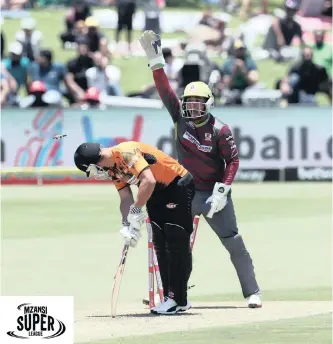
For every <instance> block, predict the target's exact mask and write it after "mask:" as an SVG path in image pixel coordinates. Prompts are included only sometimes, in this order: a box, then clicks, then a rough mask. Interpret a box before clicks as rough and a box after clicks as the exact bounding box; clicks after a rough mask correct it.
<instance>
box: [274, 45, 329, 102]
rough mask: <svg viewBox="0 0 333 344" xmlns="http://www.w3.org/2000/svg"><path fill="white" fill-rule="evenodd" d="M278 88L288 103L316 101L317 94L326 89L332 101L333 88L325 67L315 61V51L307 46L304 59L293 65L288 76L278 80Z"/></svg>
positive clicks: (303, 55)
mask: <svg viewBox="0 0 333 344" xmlns="http://www.w3.org/2000/svg"><path fill="white" fill-rule="evenodd" d="M276 88H277V89H280V91H281V92H282V94H283V97H284V99H286V100H287V101H288V103H315V95H316V94H317V93H318V92H320V91H324V92H325V93H327V94H328V95H329V96H330V101H332V90H331V88H330V87H329V79H328V75H327V73H326V70H325V68H324V67H322V66H319V65H317V64H315V63H314V62H313V51H312V48H311V47H306V48H304V49H303V51H302V59H301V61H300V62H298V63H296V64H295V65H294V66H292V67H291V69H290V71H289V73H288V76H287V77H285V78H284V79H283V80H280V81H278V82H277V85H276Z"/></svg>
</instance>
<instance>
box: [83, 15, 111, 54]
mask: <svg viewBox="0 0 333 344" xmlns="http://www.w3.org/2000/svg"><path fill="white" fill-rule="evenodd" d="M85 25H86V27H87V28H88V32H87V34H86V36H85V37H86V39H87V42H88V48H89V51H90V52H92V53H95V52H96V51H101V52H103V55H105V54H106V53H105V51H108V41H107V39H106V37H105V36H104V34H103V33H102V32H100V31H99V27H98V23H97V20H96V19H95V18H94V17H88V18H87V19H86V20H85Z"/></svg>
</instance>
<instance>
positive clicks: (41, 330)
mask: <svg viewBox="0 0 333 344" xmlns="http://www.w3.org/2000/svg"><path fill="white" fill-rule="evenodd" d="M17 309H18V310H19V311H21V312H23V314H22V315H20V316H19V317H18V318H17V326H16V329H17V331H8V332H7V334H8V336H10V337H15V338H20V339H30V338H36V337H40V338H43V339H52V338H56V337H59V336H61V335H62V334H64V333H65V331H66V326H65V324H64V323H63V322H62V321H60V320H58V319H55V318H54V317H52V316H51V315H49V314H48V309H47V307H46V306H33V305H31V303H22V304H21V305H19V306H18V307H17Z"/></svg>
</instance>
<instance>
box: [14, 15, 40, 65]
mask: <svg viewBox="0 0 333 344" xmlns="http://www.w3.org/2000/svg"><path fill="white" fill-rule="evenodd" d="M21 29H22V30H21V31H19V32H17V33H16V40H17V41H18V42H20V43H21V44H22V46H23V56H26V57H27V58H28V59H29V60H30V61H34V60H35V58H36V56H38V54H39V52H40V47H41V44H42V38H43V35H42V33H41V32H40V31H37V30H36V20H35V19H34V18H31V17H28V18H23V19H22V21H21Z"/></svg>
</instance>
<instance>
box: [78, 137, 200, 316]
mask: <svg viewBox="0 0 333 344" xmlns="http://www.w3.org/2000/svg"><path fill="white" fill-rule="evenodd" d="M74 161H75V165H76V166H77V168H78V169H79V170H81V171H83V172H85V173H86V175H87V177H93V178H95V179H109V178H110V179H112V180H113V182H114V184H115V186H116V188H117V190H118V192H119V196H120V212H121V215H122V225H123V227H122V229H121V230H120V233H121V235H122V236H123V237H124V238H125V243H126V244H129V245H130V246H132V247H136V245H137V242H138V240H139V239H140V237H141V234H140V228H141V227H142V225H143V224H144V223H145V220H146V218H147V214H146V213H145V212H144V210H143V208H144V206H146V208H147V212H148V215H149V218H150V221H151V224H152V229H153V243H154V247H155V251H156V256H157V260H158V264H159V268H160V273H161V279H162V284H163V290H164V302H162V303H161V304H160V305H159V306H157V307H154V308H152V309H151V312H152V313H154V314H164V315H173V314H176V313H178V312H184V311H186V310H188V309H190V308H191V305H190V303H189V302H188V301H187V289H188V286H187V284H188V280H189V278H190V275H191V272H192V254H191V249H190V236H191V234H192V231H193V224H192V209H191V206H192V200H193V196H194V192H195V190H194V180H193V176H192V175H191V173H189V172H188V171H187V170H186V169H185V168H184V167H183V166H182V165H181V164H179V163H178V162H177V161H176V160H174V159H173V158H171V157H170V156H168V155H167V154H165V153H163V152H162V151H160V150H158V149H157V148H155V147H153V146H150V145H146V144H143V143H139V142H123V143H120V144H119V145H117V146H113V147H109V148H108V147H107V148H104V147H102V146H101V145H100V144H98V143H94V142H86V143H82V144H81V145H80V146H79V147H78V148H77V150H76V152H75V154H74ZM131 185H138V187H139V189H138V194H137V197H136V200H135V201H134V198H133V194H132V190H131Z"/></svg>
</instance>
